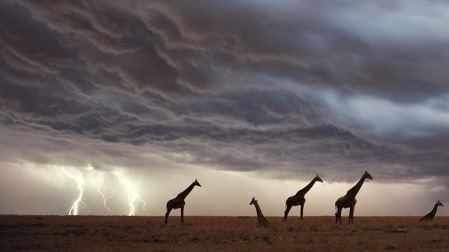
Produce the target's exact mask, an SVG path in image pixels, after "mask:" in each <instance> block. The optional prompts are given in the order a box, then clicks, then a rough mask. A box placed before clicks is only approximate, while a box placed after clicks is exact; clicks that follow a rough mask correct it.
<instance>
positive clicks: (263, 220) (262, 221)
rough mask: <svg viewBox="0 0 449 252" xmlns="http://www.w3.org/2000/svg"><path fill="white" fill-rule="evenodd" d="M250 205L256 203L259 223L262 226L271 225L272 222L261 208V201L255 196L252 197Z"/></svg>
mask: <svg viewBox="0 0 449 252" xmlns="http://www.w3.org/2000/svg"><path fill="white" fill-rule="evenodd" d="M249 205H254V207H255V208H256V213H257V222H258V225H259V226H261V227H269V225H270V223H269V222H268V220H267V218H265V216H264V215H263V214H262V210H261V209H260V206H259V203H258V202H257V200H256V199H255V198H254V197H253V198H252V200H251V202H250V203H249Z"/></svg>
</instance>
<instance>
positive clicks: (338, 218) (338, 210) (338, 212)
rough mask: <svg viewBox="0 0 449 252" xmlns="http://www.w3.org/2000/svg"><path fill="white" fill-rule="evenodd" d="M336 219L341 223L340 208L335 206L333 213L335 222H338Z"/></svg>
mask: <svg viewBox="0 0 449 252" xmlns="http://www.w3.org/2000/svg"><path fill="white" fill-rule="evenodd" d="M338 221H340V225H341V208H340V207H339V208H337V212H336V213H335V224H338Z"/></svg>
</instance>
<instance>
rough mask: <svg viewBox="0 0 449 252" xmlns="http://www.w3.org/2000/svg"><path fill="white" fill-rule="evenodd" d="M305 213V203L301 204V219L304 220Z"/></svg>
mask: <svg viewBox="0 0 449 252" xmlns="http://www.w3.org/2000/svg"><path fill="white" fill-rule="evenodd" d="M303 215H304V204H302V205H301V220H303Z"/></svg>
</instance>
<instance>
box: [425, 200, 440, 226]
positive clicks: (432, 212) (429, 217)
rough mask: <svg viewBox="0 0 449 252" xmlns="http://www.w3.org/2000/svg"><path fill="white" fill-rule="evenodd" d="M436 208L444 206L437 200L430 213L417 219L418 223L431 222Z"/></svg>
mask: <svg viewBox="0 0 449 252" xmlns="http://www.w3.org/2000/svg"><path fill="white" fill-rule="evenodd" d="M438 206H444V205H443V203H441V202H440V201H439V200H438V201H437V203H435V206H434V207H433V209H432V211H430V213H428V214H426V215H424V216H423V217H422V218H421V219H419V221H433V218H435V214H436V213H437V209H438Z"/></svg>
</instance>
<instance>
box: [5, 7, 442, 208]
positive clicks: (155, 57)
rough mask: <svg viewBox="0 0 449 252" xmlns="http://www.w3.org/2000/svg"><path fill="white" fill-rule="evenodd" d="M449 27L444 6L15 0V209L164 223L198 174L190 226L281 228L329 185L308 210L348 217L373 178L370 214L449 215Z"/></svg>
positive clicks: (11, 155)
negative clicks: (349, 203)
mask: <svg viewBox="0 0 449 252" xmlns="http://www.w3.org/2000/svg"><path fill="white" fill-rule="evenodd" d="M448 23H449V3H448V2H447V1H443V0H425V1H421V0H420V1H418V0H398V1H383V0H382V1H355V0H339V1H332V2H329V1H322V0H314V1H305V0H281V1H269V0H247V1H237V0H217V1H206V0H198V1H188V0H176V1H175V0H151V1H150V0H135V1H119V0H97V1H68V0H67V1H65V0H58V1H57V0H52V1H27V0H2V1H0V45H1V46H0V108H1V110H0V214H61V215H63V214H74V211H73V210H74V209H71V207H72V204H73V203H74V202H75V203H76V201H77V199H79V200H78V208H77V210H78V211H77V212H76V213H77V214H88V215H93V214H99V215H111V214H114V215H115V214H117V215H127V214H136V215H163V214H164V213H165V203H166V201H167V200H169V199H171V198H173V197H175V196H176V195H177V194H178V193H179V192H181V191H182V190H184V189H185V188H186V187H187V186H188V185H190V184H191V183H192V182H193V181H194V180H195V179H198V181H199V182H200V183H201V184H202V187H201V188H198V187H197V188H195V189H194V190H193V191H192V193H191V194H190V195H189V196H188V198H187V205H186V214H187V215H254V214H255V211H254V209H253V208H252V207H251V206H249V205H248V204H249V202H250V200H251V197H253V196H254V197H256V198H257V199H258V200H259V203H260V205H261V207H262V210H263V212H264V213H265V215H269V216H280V215H282V214H283V211H284V209H285V200H286V198H287V197H289V196H291V195H293V194H295V193H296V191H297V190H299V189H301V188H302V187H304V186H305V185H306V184H307V183H308V182H309V181H310V180H311V179H312V178H313V177H314V176H316V174H319V175H320V177H321V178H322V179H323V180H324V183H317V184H315V186H314V187H313V188H312V189H311V191H310V192H309V193H308V194H307V195H306V200H307V203H306V207H305V214H306V215H333V214H334V211H335V210H334V203H335V200H336V199H337V198H339V197H341V196H343V195H344V194H345V193H346V191H347V190H348V189H349V188H350V187H351V186H352V185H354V184H355V183H356V182H357V181H358V179H359V178H360V177H361V176H362V174H363V172H364V171H365V170H366V171H368V172H369V173H370V174H371V175H372V176H373V178H374V179H373V180H372V181H367V182H366V183H365V184H364V185H363V187H362V190H361V191H360V193H359V195H358V197H357V199H358V203H357V207H356V211H355V212H356V215H423V214H425V213H426V212H427V211H428V210H430V209H431V208H432V207H433V205H434V203H435V202H436V201H437V200H440V201H442V202H443V204H444V203H445V202H448V203H447V204H448V205H449V196H448V195H449V169H448V168H449V167H448V165H449V151H448V150H449V141H448V140H449V71H448V70H447V69H449V26H448V25H447V24H448ZM81 194H82V195H81ZM80 196H82V197H81V198H79V197H80ZM103 197H104V200H103ZM298 213H299V209H293V210H292V214H293V215H298ZM174 214H175V215H176V214H179V213H177V212H176V211H175V212H174ZM439 214H440V215H449V208H448V209H446V208H444V207H443V208H441V209H440V212H439Z"/></svg>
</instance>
